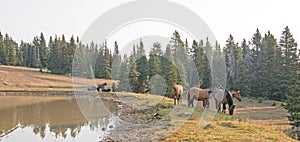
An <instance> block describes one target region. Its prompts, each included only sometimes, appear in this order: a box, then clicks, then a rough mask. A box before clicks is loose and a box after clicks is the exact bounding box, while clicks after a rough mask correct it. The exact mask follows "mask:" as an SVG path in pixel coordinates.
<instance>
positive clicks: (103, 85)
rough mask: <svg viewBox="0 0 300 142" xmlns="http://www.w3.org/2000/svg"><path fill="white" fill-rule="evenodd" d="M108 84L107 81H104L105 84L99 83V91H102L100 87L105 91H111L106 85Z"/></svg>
mask: <svg viewBox="0 0 300 142" xmlns="http://www.w3.org/2000/svg"><path fill="white" fill-rule="evenodd" d="M106 85H107V83H106V82H105V83H103V84H98V85H97V88H96V89H97V91H98V92H99V91H100V89H101V91H103V92H110V89H109V88H105V86H106Z"/></svg>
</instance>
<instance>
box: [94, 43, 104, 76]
mask: <svg viewBox="0 0 300 142" xmlns="http://www.w3.org/2000/svg"><path fill="white" fill-rule="evenodd" d="M103 69H104V47H103V46H100V48H99V50H98V53H97V58H96V65H95V77H97V78H104V73H103V72H104V71H103Z"/></svg>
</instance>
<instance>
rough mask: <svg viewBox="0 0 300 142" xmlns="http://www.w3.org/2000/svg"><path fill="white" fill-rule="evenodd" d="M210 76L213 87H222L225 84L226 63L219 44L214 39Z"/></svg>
mask: <svg viewBox="0 0 300 142" xmlns="http://www.w3.org/2000/svg"><path fill="white" fill-rule="evenodd" d="M211 77H212V85H211V86H213V87H220V88H224V87H225V86H226V77H227V73H226V65H225V57H224V55H223V52H222V51H221V47H220V44H219V43H218V42H217V41H216V44H215V49H214V50H213V53H212V62H211Z"/></svg>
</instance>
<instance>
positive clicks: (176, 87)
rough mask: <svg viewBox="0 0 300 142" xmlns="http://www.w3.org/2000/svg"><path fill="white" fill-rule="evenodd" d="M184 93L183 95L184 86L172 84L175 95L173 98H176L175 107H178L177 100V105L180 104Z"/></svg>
mask: <svg viewBox="0 0 300 142" xmlns="http://www.w3.org/2000/svg"><path fill="white" fill-rule="evenodd" d="M182 93H183V87H182V85H179V84H176V83H173V84H172V94H173V98H174V105H176V100H177V104H179V99H180V96H181V94H182Z"/></svg>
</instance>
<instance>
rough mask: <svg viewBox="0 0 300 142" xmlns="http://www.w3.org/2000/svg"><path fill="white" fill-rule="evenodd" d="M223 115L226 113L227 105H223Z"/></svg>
mask: <svg viewBox="0 0 300 142" xmlns="http://www.w3.org/2000/svg"><path fill="white" fill-rule="evenodd" d="M222 112H223V113H226V104H225V103H223V110H222Z"/></svg>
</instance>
